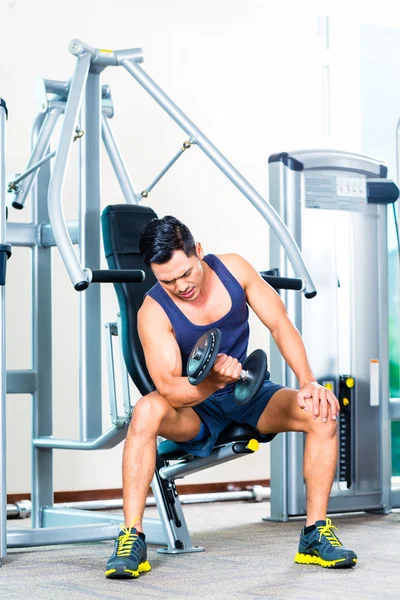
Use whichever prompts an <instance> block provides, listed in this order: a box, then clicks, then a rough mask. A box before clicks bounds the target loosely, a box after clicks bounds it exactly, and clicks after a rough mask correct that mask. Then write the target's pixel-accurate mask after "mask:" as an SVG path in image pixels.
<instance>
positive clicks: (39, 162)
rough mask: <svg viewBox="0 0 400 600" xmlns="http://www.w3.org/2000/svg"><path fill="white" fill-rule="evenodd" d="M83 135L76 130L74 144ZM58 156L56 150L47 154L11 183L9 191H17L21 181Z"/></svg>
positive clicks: (79, 130) (80, 131)
mask: <svg viewBox="0 0 400 600" xmlns="http://www.w3.org/2000/svg"><path fill="white" fill-rule="evenodd" d="M82 135H83V131H82V130H81V129H78V128H77V129H76V133H75V136H74V142H75V141H76V140H78V139H80V138H81V137H82ZM55 155H56V151H55V150H54V151H53V152H49V154H46V156H45V157H43V158H42V159H41V160H39V161H38V162H37V163H35V164H34V165H32V166H31V167H30V168H29V169H27V170H26V171H25V172H24V173H22V174H21V175H18V177H17V178H16V179H14V181H10V183H9V184H8V191H9V192H10V191H12V190H13V189H15V186H17V185H18V184H19V183H21V181H23V180H24V179H25V178H26V177H28V175H30V174H31V173H33V172H34V171H36V169H40V167H41V166H42V165H44V164H45V163H46V162H47V161H48V160H51V159H52V158H54V157H55Z"/></svg>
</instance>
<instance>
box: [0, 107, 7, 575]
mask: <svg viewBox="0 0 400 600" xmlns="http://www.w3.org/2000/svg"><path fill="white" fill-rule="evenodd" d="M6 119H7V107H6V103H5V102H4V100H2V99H1V98H0V244H4V243H5V242H6ZM5 291H6V290H5V286H4V285H2V286H0V565H1V559H2V558H4V557H5V556H6V555H7V487H6V486H7V479H6V466H7V462H6V416H7V415H6V377H7V374H6V368H7V367H6V311H5V301H6V296H5Z"/></svg>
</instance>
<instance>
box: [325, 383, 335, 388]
mask: <svg viewBox="0 0 400 600" xmlns="http://www.w3.org/2000/svg"><path fill="white" fill-rule="evenodd" d="M324 387H326V389H327V390H333V385H332V384H331V383H326V384H325V386H324Z"/></svg>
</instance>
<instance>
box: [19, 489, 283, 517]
mask: <svg viewBox="0 0 400 600" xmlns="http://www.w3.org/2000/svg"><path fill="white" fill-rule="evenodd" d="M270 496H271V489H270V488H269V487H263V486H260V485H257V486H254V487H252V488H250V489H248V490H238V491H233V492H206V493H204V494H179V499H180V501H181V504H203V503H210V502H239V501H242V500H250V501H255V502H262V501H263V500H268V499H269V498H270ZM54 506H55V507H56V508H74V509H79V510H117V509H122V508H123V500H122V498H116V499H112V500H88V501H82V502H79V501H77V502H56V503H55V504H54ZM146 506H147V507H149V506H156V499H155V497H154V496H149V497H148V498H147V499H146ZM29 515H30V501H29V500H21V501H20V502H16V503H15V504H7V518H19V519H25V518H27V517H29Z"/></svg>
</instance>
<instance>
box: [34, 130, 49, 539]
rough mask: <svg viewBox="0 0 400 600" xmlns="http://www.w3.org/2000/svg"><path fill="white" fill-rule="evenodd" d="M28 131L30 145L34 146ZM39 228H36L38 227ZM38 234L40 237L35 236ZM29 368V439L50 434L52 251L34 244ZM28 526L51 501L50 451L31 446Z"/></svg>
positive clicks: (43, 199) (42, 218) (38, 188)
mask: <svg viewBox="0 0 400 600" xmlns="http://www.w3.org/2000/svg"><path fill="white" fill-rule="evenodd" d="M36 138H37V130H36V127H34V129H33V132H32V147H35V146H36V145H37V141H36ZM49 181H50V163H49V162H47V163H46V164H45V165H43V166H42V168H41V169H40V171H39V172H38V174H37V178H36V180H35V182H34V185H33V188H32V195H31V198H32V203H31V206H32V210H31V213H32V222H33V223H34V224H35V226H36V227H38V228H39V227H40V226H41V224H42V223H47V222H48V221H49V212H48V204H47V193H48V189H49ZM39 231H40V230H39ZM39 237H40V236H39ZM31 273H32V274H31V290H32V325H31V326H32V367H33V371H34V373H35V374H36V387H35V390H34V392H33V395H32V439H34V438H36V437H38V436H51V435H52V434H53V366H52V365H53V353H52V344H53V342H52V283H51V282H52V254H51V249H50V248H44V247H42V246H41V245H40V244H37V245H36V246H35V247H34V248H33V251H32V262H31ZM31 460H32V474H31V477H32V483H31V490H32V526H33V527H34V528H35V527H40V525H41V508H42V506H49V505H51V504H52V503H53V501H54V497H53V451H52V449H51V448H35V447H34V446H33V445H32V454H31Z"/></svg>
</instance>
